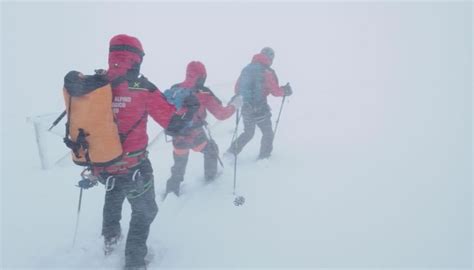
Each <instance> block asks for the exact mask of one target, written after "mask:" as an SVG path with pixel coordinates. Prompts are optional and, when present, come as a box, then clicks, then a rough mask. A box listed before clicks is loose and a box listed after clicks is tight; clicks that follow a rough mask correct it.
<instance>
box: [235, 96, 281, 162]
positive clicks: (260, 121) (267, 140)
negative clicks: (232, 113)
mask: <svg viewBox="0 0 474 270" xmlns="http://www.w3.org/2000/svg"><path fill="white" fill-rule="evenodd" d="M267 108H268V105H266V107H265V110H262V112H260V113H258V114H255V112H254V111H253V110H252V108H251V107H250V106H245V105H244V106H243V107H242V119H243V122H244V132H243V133H242V134H240V136H239V137H238V138H237V139H236V140H235V141H234V142H233V143H232V144H231V146H230V148H229V152H230V153H232V154H239V153H240V152H241V151H242V149H243V148H244V147H245V145H246V144H247V143H248V142H249V141H250V140H251V139H252V138H253V136H254V135H255V127H256V126H258V128H259V129H260V131H261V132H262V139H261V141H260V153H259V155H258V158H259V159H262V158H268V157H269V156H270V154H271V153H272V150H273V136H274V134H273V127H272V120H271V117H272V114H271V113H270V109H269V108H268V109H267Z"/></svg>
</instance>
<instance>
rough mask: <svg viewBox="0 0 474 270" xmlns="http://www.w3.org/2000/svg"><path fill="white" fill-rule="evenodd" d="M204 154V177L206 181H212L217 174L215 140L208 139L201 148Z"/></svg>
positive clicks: (216, 147) (217, 152) (217, 153)
mask: <svg viewBox="0 0 474 270" xmlns="http://www.w3.org/2000/svg"><path fill="white" fill-rule="evenodd" d="M202 153H203V154H204V177H205V179H206V181H212V180H214V178H215V177H216V174H217V159H218V155H219V150H218V146H217V144H216V142H215V141H213V140H211V141H208V143H207V145H206V147H204V149H203V150H202Z"/></svg>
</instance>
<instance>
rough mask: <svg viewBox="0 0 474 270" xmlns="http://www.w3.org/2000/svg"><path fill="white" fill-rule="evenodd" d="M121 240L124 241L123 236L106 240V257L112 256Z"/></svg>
mask: <svg viewBox="0 0 474 270" xmlns="http://www.w3.org/2000/svg"><path fill="white" fill-rule="evenodd" d="M120 240H122V235H118V236H114V237H111V238H104V255H105V256H108V255H110V254H111V253H112V252H113V251H114V250H115V248H116V247H117V245H118V243H119V242H120Z"/></svg>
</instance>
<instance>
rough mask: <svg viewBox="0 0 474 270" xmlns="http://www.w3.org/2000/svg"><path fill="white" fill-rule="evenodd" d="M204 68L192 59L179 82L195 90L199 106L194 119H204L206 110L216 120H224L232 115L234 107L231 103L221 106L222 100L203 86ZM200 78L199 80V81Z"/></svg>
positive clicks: (184, 86)
mask: <svg viewBox="0 0 474 270" xmlns="http://www.w3.org/2000/svg"><path fill="white" fill-rule="evenodd" d="M206 76H207V73H206V68H205V66H204V65H203V64H202V63H201V62H197V61H193V62H191V63H189V64H188V67H187V68H186V79H185V80H184V81H183V82H182V83H180V84H179V86H180V87H183V88H194V89H196V90H197V92H196V96H197V98H198V100H199V103H200V106H199V110H198V112H197V113H196V114H195V115H194V120H197V121H199V120H201V121H204V120H205V119H206V116H207V112H206V110H208V111H209V112H210V113H211V114H212V115H214V116H215V117H216V118H217V119H218V120H225V119H227V118H229V117H231V116H232V114H233V113H234V112H235V108H234V106H232V105H227V106H225V107H224V106H222V102H221V101H220V100H219V99H218V98H217V97H216V96H215V95H214V93H212V91H211V90H210V89H209V88H207V87H205V86H204V80H205V79H206ZM200 80H201V81H200Z"/></svg>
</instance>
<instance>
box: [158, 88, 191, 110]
mask: <svg viewBox="0 0 474 270" xmlns="http://www.w3.org/2000/svg"><path fill="white" fill-rule="evenodd" d="M163 94H164V95H165V97H166V100H167V101H168V102H169V103H171V104H173V105H174V106H175V107H176V109H177V110H180V109H181V108H183V105H184V104H183V103H184V100H185V99H186V98H187V97H188V96H190V95H192V90H191V89H188V88H183V87H180V86H178V85H173V86H172V87H171V88H170V89H167V90H165V92H164V93H163Z"/></svg>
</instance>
